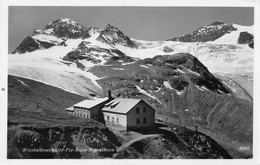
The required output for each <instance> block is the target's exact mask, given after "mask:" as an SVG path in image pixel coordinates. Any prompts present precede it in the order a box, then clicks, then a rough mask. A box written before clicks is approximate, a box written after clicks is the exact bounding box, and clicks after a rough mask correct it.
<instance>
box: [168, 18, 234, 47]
mask: <svg viewBox="0 0 260 165" xmlns="http://www.w3.org/2000/svg"><path fill="white" fill-rule="evenodd" d="M235 30H237V29H236V28H235V27H234V26H233V24H230V23H224V22H221V21H216V22H213V23H211V24H209V25H206V26H202V27H200V28H198V29H197V30H195V31H193V32H191V33H189V34H186V35H183V36H181V37H174V38H172V39H169V40H170V41H180V42H208V41H214V40H216V39H218V38H220V37H221V36H223V35H225V34H227V33H230V32H232V31H235Z"/></svg>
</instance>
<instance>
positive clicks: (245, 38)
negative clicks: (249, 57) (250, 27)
mask: <svg viewBox="0 0 260 165" xmlns="http://www.w3.org/2000/svg"><path fill="white" fill-rule="evenodd" d="M237 43H238V44H248V45H249V47H251V48H254V36H253V35H252V34H250V33H248V32H241V33H240V34H239V38H238V40H237Z"/></svg>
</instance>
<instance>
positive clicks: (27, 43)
mask: <svg viewBox="0 0 260 165" xmlns="http://www.w3.org/2000/svg"><path fill="white" fill-rule="evenodd" d="M54 45H55V44H53V43H48V42H43V41H38V40H36V39H33V38H32V37H29V36H28V37H26V38H25V39H24V40H23V41H22V43H21V44H20V45H19V46H18V47H17V48H16V49H15V50H14V51H13V52H12V53H13V54H14V53H26V52H33V51H35V50H38V49H42V48H46V49H47V48H50V47H52V46H54Z"/></svg>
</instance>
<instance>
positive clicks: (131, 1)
mask: <svg viewBox="0 0 260 165" xmlns="http://www.w3.org/2000/svg"><path fill="white" fill-rule="evenodd" d="M8 6H147V7H149V6H187V7H188V6H193V7H194V6H211V7H214V6H218V7H255V32H254V36H255V49H254V50H255V53H254V57H255V59H254V62H255V63H254V64H255V65H254V69H255V72H254V76H255V77H254V148H253V155H254V157H253V159H249V160H243V159H241V160H240V159H238V160H194V159H192V160H127V159H123V160H110V159H109V160H107V159H106V160H104V159H102V160H93V159H87V160H57V159H54V160H8V159H6V155H7V118H6V117H7V68H8V67H7V64H8V56H7V55H8V42H7V41H8ZM259 7H260V2H259V1H258V0H214V1H212V0H211V1H210V0H196V1H195V0H172V1H171V0H0V12H1V13H0V21H1V24H0V25H1V26H0V32H1V33H0V36H1V40H0V57H1V58H0V107H1V115H0V122H1V126H2V127H0V132H1V133H0V135H1V136H0V146H1V147H0V164H26V165H27V164H36V163H37V164H44V165H46V164H63V165H67V164H68V165H71V164H75V163H89V164H101V163H102V164H103V165H105V164H111V165H112V164H113V165H114V164H120V165H121V164H129V165H130V164H139V163H142V164H144V165H145V164H149V165H150V164H199V165H200V164H207V165H208V164H223V165H224V164H247V165H249V164H254V165H257V164H260V161H259V158H258V157H259V155H260V152H259V148H260V147H259V140H258V139H259V138H260V136H259V130H258V129H259V124H260V123H259V119H258V117H259V115H260V112H259V109H260V107H259V103H258V101H260V99H259V98H260V90H259V89H260V88H259V85H258V84H260V73H259V71H260V70H259V69H260V68H259V66H260V65H259V62H260V57H259V56H260V53H259V47H258V46H259V43H260V41H259V36H260V32H259V30H258V29H259V27H260V26H259V20H260V19H259V16H260V13H259V9H260V8H259ZM2 88H5V91H1V89H2ZM257 156H258V157H257Z"/></svg>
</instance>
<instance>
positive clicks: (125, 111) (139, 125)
mask: <svg viewBox="0 0 260 165" xmlns="http://www.w3.org/2000/svg"><path fill="white" fill-rule="evenodd" d="M102 112H103V116H104V120H105V122H106V124H111V125H118V126H121V127H123V128H126V129H146V128H153V127H154V126H155V110H154V109H153V108H152V107H151V106H150V105H149V104H147V103H146V102H145V101H143V100H142V99H131V98H115V99H113V100H111V101H110V102H108V103H106V104H105V106H104V107H103V108H102Z"/></svg>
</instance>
